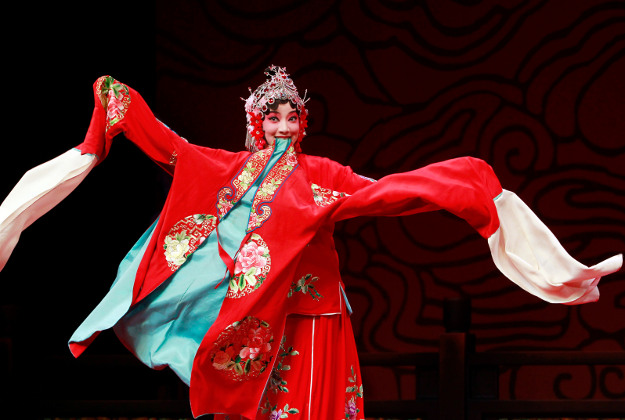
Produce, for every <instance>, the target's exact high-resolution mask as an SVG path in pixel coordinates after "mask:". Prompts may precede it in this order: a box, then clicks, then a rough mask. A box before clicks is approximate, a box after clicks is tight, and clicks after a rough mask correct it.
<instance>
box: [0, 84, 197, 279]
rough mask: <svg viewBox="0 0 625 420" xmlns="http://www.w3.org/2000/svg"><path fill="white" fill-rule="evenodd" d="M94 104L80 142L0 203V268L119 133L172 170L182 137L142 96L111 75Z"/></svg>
mask: <svg viewBox="0 0 625 420" xmlns="http://www.w3.org/2000/svg"><path fill="white" fill-rule="evenodd" d="M93 93H94V101H95V105H94V109H93V114H92V117H91V122H90V124H89V129H88V130H87V134H86V136H85V139H84V141H83V142H82V143H81V144H79V145H78V146H76V147H75V148H73V149H71V150H69V151H67V152H65V153H63V154H61V155H60V156H58V157H56V158H54V159H52V160H50V161H48V162H45V163H43V164H41V165H39V166H37V167H35V168H33V169H31V170H29V171H28V172H26V173H25V174H24V176H23V177H22V178H21V179H20V181H19V182H18V183H17V184H16V185H15V187H14V188H13V189H12V191H11V192H10V193H9V195H8V196H7V197H6V199H5V200H4V201H3V202H2V204H1V205H0V270H2V268H4V266H5V264H6V262H7V260H8V259H9V256H10V255H11V253H12V251H13V249H14V248H15V246H16V244H17V242H18V240H19V237H20V235H21V233H22V232H23V231H24V229H26V228H27V227H28V226H30V225H31V224H32V223H33V222H34V221H35V220H37V219H38V218H39V217H41V216H43V215H44V214H45V213H47V212H48V211H49V210H51V209H52V208H53V207H54V206H56V205H57V204H58V203H60V202H61V201H62V200H63V199H64V198H65V197H67V196H68V195H69V194H70V193H71V192H72V191H73V190H74V189H75V188H76V187H77V186H78V185H79V184H80V183H81V182H82V180H83V179H84V178H85V177H86V176H87V174H88V173H89V172H90V171H91V169H93V167H95V166H96V165H97V164H99V163H100V162H102V161H103V160H104V158H105V157H106V156H107V155H108V152H109V150H110V148H111V144H112V140H113V138H114V137H115V136H116V135H118V134H120V133H123V134H124V136H125V137H126V138H128V139H129V140H131V141H132V142H133V143H135V144H136V145H137V146H138V147H139V148H140V149H141V150H143V151H144V152H145V153H146V154H147V155H148V156H149V157H150V158H151V159H152V160H154V161H155V162H156V163H157V164H158V165H160V166H161V167H163V169H165V170H166V171H168V172H169V173H173V169H174V167H175V163H176V157H177V154H178V153H180V149H181V148H183V147H184V146H185V145H186V144H187V142H186V141H185V140H184V139H182V138H181V137H179V136H178V135H177V134H175V133H174V132H173V131H172V130H170V129H169V128H167V127H166V126H165V125H164V124H163V123H161V122H160V121H159V120H158V119H157V118H156V117H155V116H154V115H153V114H152V112H151V110H150V108H149V107H148V105H147V104H146V103H145V101H144V100H143V98H142V97H141V95H139V93H138V92H136V91H135V90H133V89H132V88H130V87H128V86H126V85H124V84H122V83H120V82H118V81H116V80H115V79H113V78H112V77H110V76H103V77H100V78H99V79H98V80H97V81H96V82H95V83H94V85H93Z"/></svg>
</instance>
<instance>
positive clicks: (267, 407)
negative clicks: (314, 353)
mask: <svg viewBox="0 0 625 420" xmlns="http://www.w3.org/2000/svg"><path fill="white" fill-rule="evenodd" d="M297 355H299V352H298V351H297V350H294V349H293V346H289V347H288V348H287V347H286V336H283V337H282V340H281V341H280V348H279V349H278V356H277V357H278V359H277V360H276V363H275V364H274V366H273V370H272V371H271V376H270V377H269V382H268V383H267V388H266V390H265V403H264V405H263V406H261V407H260V410H261V413H262V414H267V413H270V414H269V419H283V418H287V417H288V415H289V414H297V413H299V410H298V409H297V408H293V407H291V408H289V405H288V404H285V406H284V407H283V408H282V409H278V406H277V404H272V403H271V401H270V398H271V396H270V395H269V393H273V394H274V395H276V394H278V392H284V393H287V392H289V389H288V388H287V387H286V385H287V382H286V380H284V378H283V377H282V371H288V370H291V366H290V365H288V364H286V363H285V358H286V357H287V356H297Z"/></svg>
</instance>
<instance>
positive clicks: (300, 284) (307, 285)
mask: <svg viewBox="0 0 625 420" xmlns="http://www.w3.org/2000/svg"><path fill="white" fill-rule="evenodd" d="M317 280H319V277H316V276H315V277H313V275H312V274H306V275H305V276H304V277H302V278H301V279H299V280H297V281H293V282H291V288H290V289H289V293H288V295H287V297H291V296H293V294H294V293H297V292H302V293H303V294H305V295H307V294H308V295H310V297H311V298H313V300H320V299H321V298H322V297H323V296H322V295H321V294H320V293H319V292H318V291H317V289H315V286H314V285H313V283H314V282H316V281H317Z"/></svg>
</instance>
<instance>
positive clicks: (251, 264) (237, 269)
mask: <svg viewBox="0 0 625 420" xmlns="http://www.w3.org/2000/svg"><path fill="white" fill-rule="evenodd" d="M270 268H271V257H270V255H269V247H268V246H267V243H265V241H264V240H263V238H262V237H261V236H260V235H258V234H256V233H253V234H252V235H251V236H250V239H249V240H248V241H247V242H246V243H245V245H243V246H242V247H241V250H240V251H239V253H238V254H237V258H236V261H235V264H234V276H233V277H232V278H231V279H230V284H229V286H228V292H227V294H226V297H227V298H240V297H243V296H245V295H248V294H250V293H252V292H254V291H255V290H257V289H258V288H259V287H260V286H261V285H262V284H263V282H264V281H265V279H266V278H267V274H268V273H269V269H270Z"/></svg>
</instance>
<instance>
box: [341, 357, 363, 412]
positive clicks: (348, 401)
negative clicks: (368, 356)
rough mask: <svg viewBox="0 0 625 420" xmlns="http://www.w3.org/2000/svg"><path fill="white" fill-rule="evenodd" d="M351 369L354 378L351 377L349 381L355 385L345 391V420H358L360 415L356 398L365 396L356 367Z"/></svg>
mask: <svg viewBox="0 0 625 420" xmlns="http://www.w3.org/2000/svg"><path fill="white" fill-rule="evenodd" d="M351 368H352V376H349V377H348V378H347V380H348V381H349V383H351V384H353V385H350V386H348V387H347V388H346V389H345V393H346V395H345V420H356V418H357V416H358V413H360V409H359V408H358V404H357V402H356V401H357V400H356V398H362V395H363V390H362V384H360V385H358V382H357V381H358V378H357V377H356V373H355V372H354V366H353V365H352V367H351ZM350 395H351V397H350Z"/></svg>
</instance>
